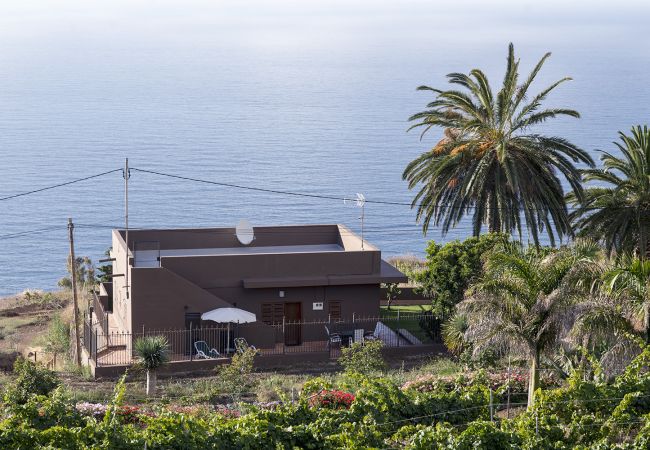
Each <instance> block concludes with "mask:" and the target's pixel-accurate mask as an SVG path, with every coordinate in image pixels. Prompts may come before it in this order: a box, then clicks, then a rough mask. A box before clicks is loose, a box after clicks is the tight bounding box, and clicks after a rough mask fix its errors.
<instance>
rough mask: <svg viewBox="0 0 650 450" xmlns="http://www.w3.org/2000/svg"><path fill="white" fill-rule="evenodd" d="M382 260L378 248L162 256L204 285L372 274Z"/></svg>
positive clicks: (175, 269) (165, 262)
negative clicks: (277, 278)
mask: <svg viewBox="0 0 650 450" xmlns="http://www.w3.org/2000/svg"><path fill="white" fill-rule="evenodd" d="M380 264H381V257H380V253H379V252H376V251H366V252H326V253H286V254H250V255H215V256H191V257H180V256H176V257H174V256H168V257H162V258H161V265H162V266H163V267H166V268H168V269H169V270H171V271H173V272H176V273H177V274H179V275H180V276H182V277H184V278H187V279H188V280H190V281H192V282H193V283H195V284H197V285H199V286H201V287H203V288H204V289H212V288H219V287H232V286H240V285H241V284H242V280H244V279H247V278H274V277H280V278H281V277H286V278H299V277H316V276H320V277H327V276H328V275H370V274H375V273H378V272H379V269H380Z"/></svg>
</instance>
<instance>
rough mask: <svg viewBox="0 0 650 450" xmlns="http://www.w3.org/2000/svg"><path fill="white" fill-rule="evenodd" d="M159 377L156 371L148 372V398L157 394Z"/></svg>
mask: <svg viewBox="0 0 650 450" xmlns="http://www.w3.org/2000/svg"><path fill="white" fill-rule="evenodd" d="M157 381H158V375H157V374H156V371H155V370H147V396H149V395H151V394H155V392H156V382H157Z"/></svg>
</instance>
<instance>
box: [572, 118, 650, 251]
mask: <svg viewBox="0 0 650 450" xmlns="http://www.w3.org/2000/svg"><path fill="white" fill-rule="evenodd" d="M619 136H620V138H621V143H618V142H615V143H614V145H616V147H617V148H618V150H619V152H620V153H621V156H614V155H612V154H611V153H608V152H602V156H601V158H600V159H601V161H602V162H603V167H601V168H597V169H589V170H584V171H583V176H584V179H585V181H587V182H593V183H594V186H591V187H588V188H587V189H585V191H584V195H583V196H582V197H581V198H579V197H577V196H576V195H574V194H569V195H568V196H567V199H568V201H569V202H570V203H572V204H574V205H576V206H577V207H576V209H575V211H574V212H572V213H571V218H572V220H573V221H574V224H575V228H576V230H577V231H578V232H579V233H580V234H582V235H584V236H588V237H591V238H593V239H595V240H597V241H600V242H602V243H603V244H604V245H605V248H606V249H607V251H608V253H610V254H611V253H612V252H614V251H615V252H633V253H635V254H637V255H639V256H640V257H642V258H644V257H645V256H647V255H648V252H649V251H650V248H649V247H648V244H649V242H648V239H649V237H650V129H649V128H648V127H647V126H644V127H641V126H637V127H635V128H632V135H631V136H628V135H626V134H624V133H622V132H619Z"/></svg>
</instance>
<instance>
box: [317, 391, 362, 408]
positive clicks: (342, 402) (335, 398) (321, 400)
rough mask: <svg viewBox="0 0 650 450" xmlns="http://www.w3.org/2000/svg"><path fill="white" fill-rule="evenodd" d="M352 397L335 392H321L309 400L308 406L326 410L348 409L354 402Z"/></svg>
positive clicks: (349, 394) (346, 393)
mask: <svg viewBox="0 0 650 450" xmlns="http://www.w3.org/2000/svg"><path fill="white" fill-rule="evenodd" d="M354 398H355V397H354V395H353V394H351V393H349V392H343V391H337V390H331V391H328V390H323V391H320V392H319V393H317V394H315V395H313V396H312V397H311V398H310V399H309V404H310V406H313V407H319V408H328V409H349V408H350V406H351V405H352V402H354Z"/></svg>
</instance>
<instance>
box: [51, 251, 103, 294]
mask: <svg viewBox="0 0 650 450" xmlns="http://www.w3.org/2000/svg"><path fill="white" fill-rule="evenodd" d="M75 259H76V264H75V267H76V269H77V274H76V275H77V283H78V285H79V286H81V289H80V290H81V292H85V291H86V290H87V289H89V288H91V287H92V286H94V284H95V265H94V264H93V262H92V260H91V259H90V258H89V257H87V256H78V257H77V258H75ZM67 270H68V273H69V274H72V264H71V260H70V256H68V261H67ZM57 284H58V285H59V286H60V287H62V288H65V289H72V281H71V278H70V277H69V276H66V277H63V278H61V279H60V280H59V281H58V282H57Z"/></svg>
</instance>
